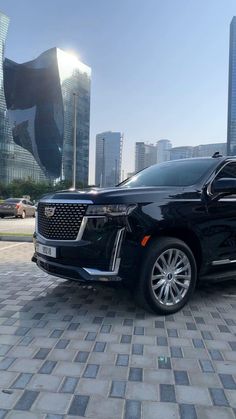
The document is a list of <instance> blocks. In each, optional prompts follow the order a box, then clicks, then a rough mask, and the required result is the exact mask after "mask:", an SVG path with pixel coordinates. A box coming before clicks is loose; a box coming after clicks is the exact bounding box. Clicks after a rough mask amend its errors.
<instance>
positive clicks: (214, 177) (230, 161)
mask: <svg viewBox="0 0 236 419" xmlns="http://www.w3.org/2000/svg"><path fill="white" fill-rule="evenodd" d="M230 163H235V165H236V160H228V161H227V162H226V163H225V164H223V166H222V167H221V168H220V169H219V170H218V171H217V172H216V173H215V175H214V176H213V179H211V181H210V183H209V185H208V186H207V195H209V196H212V195H213V193H212V190H211V186H212V183H213V182H214V180H215V179H216V177H217V176H218V175H219V173H220V172H221V171H222V170H223V169H224V168H225V166H227V165H228V164H230Z"/></svg>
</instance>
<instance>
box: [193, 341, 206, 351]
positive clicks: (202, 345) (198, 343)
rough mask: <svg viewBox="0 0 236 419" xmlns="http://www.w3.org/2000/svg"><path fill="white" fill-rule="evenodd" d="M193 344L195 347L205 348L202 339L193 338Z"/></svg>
mask: <svg viewBox="0 0 236 419" xmlns="http://www.w3.org/2000/svg"><path fill="white" fill-rule="evenodd" d="M193 346H194V347H195V348H199V349H200V348H205V345H204V342H203V340H202V339H197V338H193Z"/></svg>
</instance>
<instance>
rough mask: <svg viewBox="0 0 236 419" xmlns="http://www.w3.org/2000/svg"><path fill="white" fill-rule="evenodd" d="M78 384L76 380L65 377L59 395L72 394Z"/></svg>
mask: <svg viewBox="0 0 236 419" xmlns="http://www.w3.org/2000/svg"><path fill="white" fill-rule="evenodd" d="M77 384H78V378H76V377H66V378H65V379H64V381H63V383H62V386H61V388H60V392H61V393H74V390H75V388H76V386H77Z"/></svg>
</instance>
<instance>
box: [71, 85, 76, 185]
mask: <svg viewBox="0 0 236 419" xmlns="http://www.w3.org/2000/svg"><path fill="white" fill-rule="evenodd" d="M76 96H77V95H76V93H73V109H74V135H73V177H72V189H76V151H77V150H76V147H77V141H76V130H77V126H76V125H77V124H76V122H77V121H76Z"/></svg>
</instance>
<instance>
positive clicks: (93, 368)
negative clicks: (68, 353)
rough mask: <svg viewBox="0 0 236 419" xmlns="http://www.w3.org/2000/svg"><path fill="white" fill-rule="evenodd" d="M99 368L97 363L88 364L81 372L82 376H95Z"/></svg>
mask: <svg viewBox="0 0 236 419" xmlns="http://www.w3.org/2000/svg"><path fill="white" fill-rule="evenodd" d="M98 370H99V365H96V364H88V365H87V366H86V369H85V371H84V373H83V377H84V378H96V376H97V373H98Z"/></svg>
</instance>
